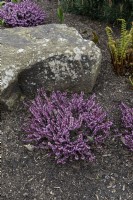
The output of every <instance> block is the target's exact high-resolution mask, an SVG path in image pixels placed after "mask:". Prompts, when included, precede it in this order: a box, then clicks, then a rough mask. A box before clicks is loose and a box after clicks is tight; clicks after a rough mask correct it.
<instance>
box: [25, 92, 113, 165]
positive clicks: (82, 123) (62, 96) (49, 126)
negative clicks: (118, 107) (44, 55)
mask: <svg viewBox="0 0 133 200" xmlns="http://www.w3.org/2000/svg"><path fill="white" fill-rule="evenodd" d="M29 112H30V116H29V118H28V122H26V124H25V125H24V127H23V129H24V131H25V132H26V133H27V137H26V142H28V143H31V144H34V145H35V146H36V147H37V148H42V149H47V150H48V151H49V152H50V154H49V155H51V154H52V155H54V156H55V159H56V160H57V163H61V164H64V163H66V162H67V161H68V160H70V161H72V160H74V159H75V160H79V159H82V160H87V161H93V160H94V159H95V156H94V154H93V147H94V146H95V145H96V146H97V145H98V146H101V144H102V143H104V142H105V140H106V139H107V138H108V136H109V133H110V127H111V125H112V122H110V121H108V120H107V116H106V112H104V111H103V109H102V107H101V106H100V105H99V104H98V103H97V102H96V97H95V95H93V96H91V98H89V99H86V98H85V97H84V94H83V93H81V94H76V93H75V94H73V95H71V96H69V97H68V94H67V93H61V92H60V91H57V92H52V94H51V95H50V96H49V97H48V95H47V94H46V92H45V91H44V90H43V89H40V90H38V93H37V96H36V97H35V99H34V100H33V101H32V102H31V103H30V105H29Z"/></svg>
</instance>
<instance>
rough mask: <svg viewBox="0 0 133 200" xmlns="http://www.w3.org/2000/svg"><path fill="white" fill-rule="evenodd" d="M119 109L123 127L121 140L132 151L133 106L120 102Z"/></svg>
mask: <svg viewBox="0 0 133 200" xmlns="http://www.w3.org/2000/svg"><path fill="white" fill-rule="evenodd" d="M120 109H121V112H122V127H123V133H122V141H123V143H124V144H125V145H126V146H127V147H128V148H129V149H130V150H131V151H133V108H130V107H128V106H127V105H126V104H124V103H122V104H121V105H120Z"/></svg>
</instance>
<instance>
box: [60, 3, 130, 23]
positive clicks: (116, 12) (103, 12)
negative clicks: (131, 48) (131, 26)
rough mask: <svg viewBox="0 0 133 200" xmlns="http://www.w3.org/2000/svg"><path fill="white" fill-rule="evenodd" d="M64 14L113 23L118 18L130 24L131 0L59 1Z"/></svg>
mask: <svg viewBox="0 0 133 200" xmlns="http://www.w3.org/2000/svg"><path fill="white" fill-rule="evenodd" d="M60 1H61V5H62V6H63V9H64V10H65V12H72V13H76V14H80V15H87V16H89V17H90V18H91V19H96V20H104V21H107V22H109V23H114V22H115V21H116V19H118V18H124V19H125V20H126V21H128V22H130V21H131V18H132V17H133V0H60Z"/></svg>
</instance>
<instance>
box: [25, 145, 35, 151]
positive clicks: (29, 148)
mask: <svg viewBox="0 0 133 200" xmlns="http://www.w3.org/2000/svg"><path fill="white" fill-rule="evenodd" d="M24 147H26V149H28V150H29V151H33V150H34V149H35V147H34V146H33V145H31V144H26V145H24Z"/></svg>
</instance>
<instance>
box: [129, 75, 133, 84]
mask: <svg viewBox="0 0 133 200" xmlns="http://www.w3.org/2000/svg"><path fill="white" fill-rule="evenodd" d="M129 80H130V83H131V85H132V86H133V74H132V75H131V76H129Z"/></svg>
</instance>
